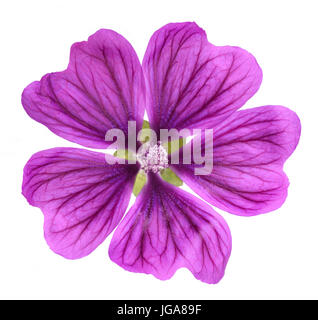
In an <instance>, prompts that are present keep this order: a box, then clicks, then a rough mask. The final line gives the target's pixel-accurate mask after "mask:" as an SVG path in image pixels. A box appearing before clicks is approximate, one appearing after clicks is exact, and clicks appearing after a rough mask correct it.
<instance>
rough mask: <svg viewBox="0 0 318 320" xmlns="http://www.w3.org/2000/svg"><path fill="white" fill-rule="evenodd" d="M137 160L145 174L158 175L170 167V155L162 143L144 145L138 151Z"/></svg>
mask: <svg viewBox="0 0 318 320" xmlns="http://www.w3.org/2000/svg"><path fill="white" fill-rule="evenodd" d="M137 160H138V162H139V163H140V166H141V169H142V170H144V171H145V172H150V171H152V172H154V173H157V172H159V171H160V170H163V169H165V168H167V167H168V153H167V151H166V149H165V148H164V147H163V146H162V145H161V143H160V141H159V142H158V144H152V145H151V144H150V143H145V144H143V145H142V147H141V148H140V150H139V151H138V154H137Z"/></svg>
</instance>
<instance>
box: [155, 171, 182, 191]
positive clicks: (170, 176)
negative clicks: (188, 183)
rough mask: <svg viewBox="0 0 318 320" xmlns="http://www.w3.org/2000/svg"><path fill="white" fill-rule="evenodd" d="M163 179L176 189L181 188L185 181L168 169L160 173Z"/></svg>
mask: <svg viewBox="0 0 318 320" xmlns="http://www.w3.org/2000/svg"><path fill="white" fill-rule="evenodd" d="M160 175H161V178H162V179H163V180H165V181H167V182H169V183H170V184H173V185H174V186H176V187H181V186H182V185H183V181H182V180H181V179H180V178H179V177H178V176H177V175H176V174H175V173H174V172H173V171H172V170H171V169H170V168H166V169H163V170H161V171H160Z"/></svg>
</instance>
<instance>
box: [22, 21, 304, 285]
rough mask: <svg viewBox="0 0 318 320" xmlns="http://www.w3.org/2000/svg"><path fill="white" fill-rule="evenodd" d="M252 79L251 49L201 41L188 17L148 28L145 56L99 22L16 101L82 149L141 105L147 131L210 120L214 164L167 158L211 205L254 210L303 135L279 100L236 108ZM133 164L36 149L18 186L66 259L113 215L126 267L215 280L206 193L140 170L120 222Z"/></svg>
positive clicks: (216, 244)
mask: <svg viewBox="0 0 318 320" xmlns="http://www.w3.org/2000/svg"><path fill="white" fill-rule="evenodd" d="M261 80H262V72H261V69H260V67H259V66H258V64H257V62H256V60H255V58H254V57H253V56H252V55H251V54H250V53H248V52H247V51H245V50H243V49H241V48H238V47H230V46H224V47H217V46H214V45H212V44H210V43H209V42H208V41H207V38H206V34H205V32H204V31H203V30H202V29H200V28H199V27H198V26H197V25H196V24H195V23H177V24H168V25H166V26H164V27H163V28H161V29H159V30H158V31H156V32H155V33H154V35H153V36H152V38H151V39H150V42H149V45H148V48H147V51H146V53H145V56H144V59H143V62H142V66H141V65H140V63H139V60H138V58H137V55H136V53H135V51H134V50H133V48H132V46H131V45H130V44H129V43H128V42H127V40H126V39H124V38H123V37H122V36H121V35H119V34H117V33H116V32H114V31H111V30H99V31H98V32H96V33H95V34H94V35H92V36H91V37H90V38H89V39H88V41H84V42H80V43H75V44H74V45H73V46H72V48H71V55H70V63H69V66H68V68H67V69H66V70H65V71H63V72H57V73H50V74H47V75H45V76H44V77H43V78H42V79H41V80H40V81H36V82H33V83H31V84H30V85H29V86H28V87H27V88H26V89H25V90H24V92H23V95H22V104H23V106H24V108H25V110H26V112H27V113H28V114H29V115H30V117H32V118H33V119H35V120H36V121H38V122H40V123H42V124H44V125H45V126H47V127H48V128H49V129H50V130H51V131H53V132H54V133H56V134H57V135H59V136H61V137H63V138H65V139H67V140H70V141H72V142H76V143H78V144H80V145H82V146H85V147H90V148H98V149H103V148H106V147H107V146H108V145H109V143H110V142H107V141H105V133H106V132H107V131H108V130H109V129H112V128H119V129H121V130H123V131H124V133H125V134H126V138H127V132H128V121H136V123H137V130H139V129H141V127H142V122H143V116H144V112H145V110H146V111H147V114H148V116H149V122H150V126H151V128H152V129H153V130H155V131H156V132H159V130H160V129H171V128H176V129H178V130H181V129H183V128H189V129H208V128H213V130H214V137H213V138H214V146H213V148H214V149H213V171H212V173H211V174H209V175H195V174H194V169H195V168H196V167H197V166H198V165H197V164H195V163H191V164H169V168H170V169H172V171H174V172H175V173H177V174H178V176H179V177H180V178H181V179H182V180H183V181H184V182H185V183H186V184H188V185H189V186H190V187H191V188H192V189H193V190H194V191H195V192H197V194H198V195H200V196H201V197H202V198H203V199H204V200H206V201H207V202H209V203H210V204H212V205H214V206H216V207H218V208H221V209H222V210H226V211H228V212H230V213H233V214H237V215H242V216H252V215H257V214H260V213H266V212H269V211H272V210H275V209H277V208H279V207H280V206H281V205H282V204H283V202H284V201H285V199H286V196H287V188H288V179H287V177H286V175H285V173H284V172H283V164H284V162H285V160H286V159H287V158H288V157H289V156H290V155H291V154H292V152H293V151H294V149H295V148H296V145H297V143H298V140H299V136H300V122H299V119H298V117H297V115H296V114H295V113H294V112H292V111H291V110H289V109H287V108H285V107H282V106H263V107H258V108H255V109H247V110H242V111H237V110H238V109H239V108H240V107H242V106H243V105H244V103H245V102H246V101H247V100H248V99H249V98H250V97H252V96H253V95H254V93H255V92H256V91H257V90H258V88H259V86H260V84H261ZM202 146H203V147H204V144H202ZM203 152H204V150H203ZM106 157H109V159H110V158H112V156H110V155H109V156H106ZM110 160H111V159H110ZM164 165H166V163H164ZM139 169H140V166H139V164H128V163H125V164H115V165H109V164H107V162H106V161H105V154H104V153H97V152H93V151H89V150H84V149H75V148H54V149H49V150H44V151H41V152H39V153H36V154H34V155H33V156H32V157H31V159H30V160H29V161H28V163H27V164H26V166H25V169H24V178H23V194H24V196H25V197H26V199H27V200H28V201H29V203H30V204H31V205H33V206H37V207H39V208H41V210H42V211H43V213H44V218H45V220H44V233H45V238H46V241H47V242H48V244H49V246H50V247H51V249H52V250H53V251H54V252H56V253H58V254H60V255H62V256H64V257H66V258H69V259H77V258H81V257H83V256H86V255H88V254H89V253H90V252H92V251H93V250H94V249H95V248H96V247H97V246H98V245H99V244H101V243H102V242H103V241H104V240H105V238H106V237H107V236H108V235H109V234H110V233H111V232H112V231H113V230H114V229H115V227H116V226H117V225H118V224H119V225H118V227H117V229H116V231H115V233H114V236H113V238H112V241H111V244H110V248H109V255H110V258H111V259H112V260H113V261H114V262H116V263H117V264H118V265H120V266H122V267H123V268H124V269H126V270H129V271H133V272H144V273H151V274H153V275H154V276H156V277H157V278H159V279H168V278H170V277H171V276H172V275H173V274H174V273H175V271H176V270H177V269H179V268H181V267H186V268H188V269H189V270H190V271H191V272H192V273H193V275H194V276H195V277H196V278H197V279H200V280H202V281H204V282H207V283H217V282H218V281H219V280H220V279H221V278H222V277H223V274H224V270H225V267H226V264H227V261H228V259H229V256H230V252H231V235H230V231H229V228H228V226H227V224H226V222H225V221H224V220H223V218H222V217H221V216H220V215H218V214H217V213H216V212H215V211H214V210H213V209H212V207H210V206H209V205H207V204H206V203H205V202H203V201H201V200H199V199H198V198H195V197H193V196H192V195H190V194H189V193H187V192H185V191H183V190H182V189H179V188H177V187H175V186H173V185H171V184H169V183H167V182H166V181H164V180H162V179H161V177H160V175H158V174H157V173H155V172H154V170H153V171H152V170H148V172H147V184H146V185H145V186H144V188H143V189H142V191H141V192H140V194H139V195H138V197H137V200H136V202H135V203H134V204H133V206H132V207H131V209H130V210H129V211H128V213H127V215H126V216H125V217H124V218H123V220H122V221H121V219H122V217H123V215H124V213H125V211H126V209H127V206H128V203H129V199H130V195H131V192H132V188H133V185H134V182H135V179H136V176H137V173H138V171H139ZM150 169H151V168H150Z"/></svg>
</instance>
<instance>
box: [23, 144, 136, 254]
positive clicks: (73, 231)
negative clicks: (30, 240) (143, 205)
mask: <svg viewBox="0 0 318 320" xmlns="http://www.w3.org/2000/svg"><path fill="white" fill-rule="evenodd" d="M105 157H111V156H110V155H105V154H102V153H97V152H92V151H87V150H80V149H75V148H54V149H49V150H44V151H41V152H38V153H36V154H34V155H33V156H32V157H31V159H30V160H29V161H28V163H27V164H26V166H25V169H24V177H23V185H22V193H23V195H24V196H25V197H26V199H27V200H28V201H29V203H30V204H31V205H33V206H36V207H39V208H40V209H41V210H42V212H43V214H44V235H45V239H46V241H47V243H48V245H49V246H50V248H51V249H52V250H53V251H54V252H55V253H57V254H59V255H62V256H63V257H66V258H68V259H78V258H81V257H84V256H86V255H88V254H89V253H90V252H92V251H93V250H94V249H95V248H96V247H97V246H98V245H99V244H101V243H102V242H103V241H104V239H105V238H106V237H107V235H108V234H109V233H111V232H112V230H113V229H114V228H115V227H116V226H117V224H118V223H119V221H120V219H121V218H122V216H123V214H124V212H125V210H126V208H127V206H128V203H129V199H130V195H131V192H132V187H133V182H134V180H135V176H136V174H137V171H138V167H137V166H134V165H126V164H125V165H120V164H116V165H108V164H107V162H106V159H105ZM108 160H109V159H108Z"/></svg>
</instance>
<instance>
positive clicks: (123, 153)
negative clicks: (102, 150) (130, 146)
mask: <svg viewBox="0 0 318 320" xmlns="http://www.w3.org/2000/svg"><path fill="white" fill-rule="evenodd" d="M114 157H117V158H120V159H126V160H134V159H135V158H136V156H135V155H134V153H133V152H132V151H130V150H127V149H125V150H123V149H118V150H116V151H115V152H114Z"/></svg>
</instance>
